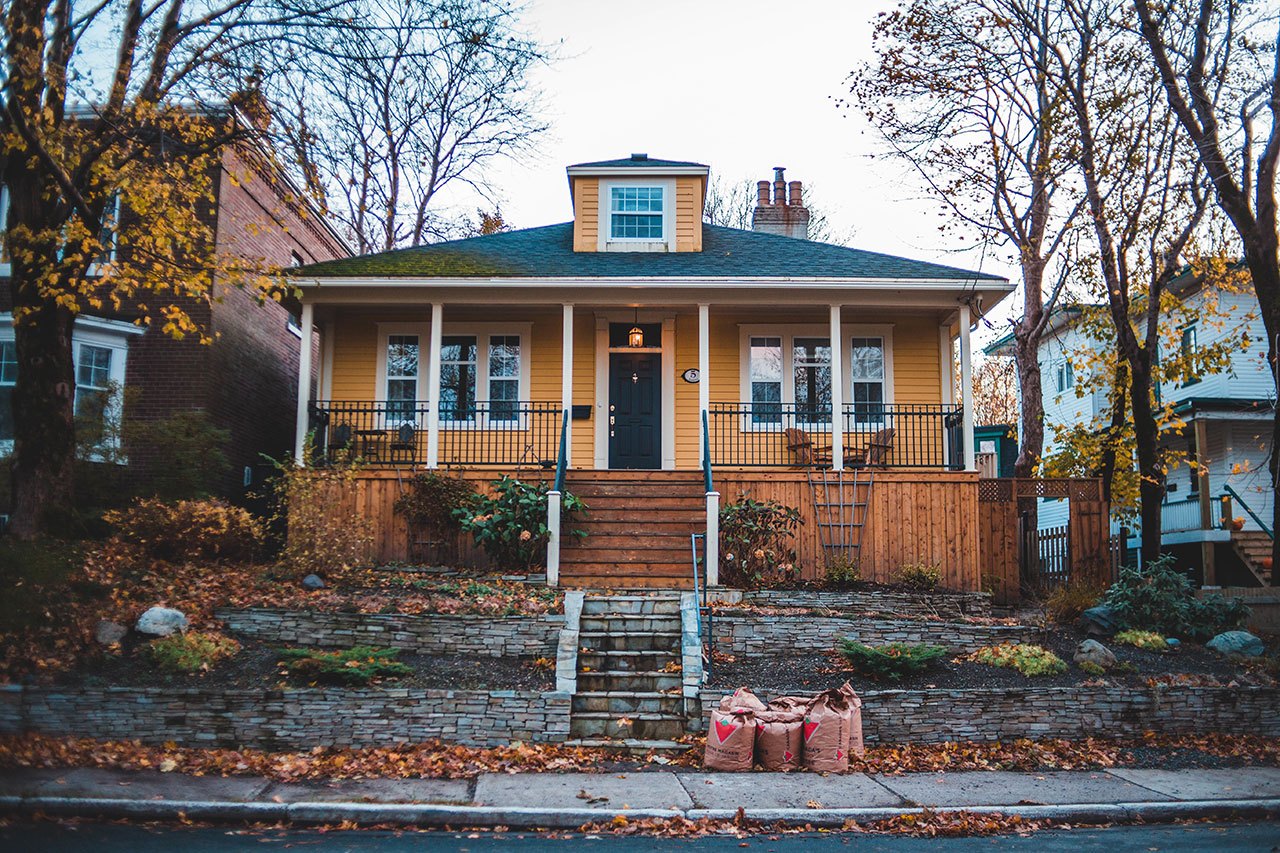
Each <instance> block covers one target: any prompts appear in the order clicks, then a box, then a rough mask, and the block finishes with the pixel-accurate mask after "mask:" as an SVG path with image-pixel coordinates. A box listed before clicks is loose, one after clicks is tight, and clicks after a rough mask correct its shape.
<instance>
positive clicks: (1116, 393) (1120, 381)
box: [1098, 361, 1128, 506]
mask: <svg viewBox="0 0 1280 853" xmlns="http://www.w3.org/2000/svg"><path fill="white" fill-rule="evenodd" d="M1124 386H1125V375H1124V362H1123V361H1117V362H1116V370H1115V375H1114V377H1113V378H1112V381H1111V424H1110V426H1109V427H1108V430H1107V443H1106V445H1105V446H1104V447H1103V450H1102V465H1101V466H1099V469H1098V476H1100V477H1101V478H1102V499H1103V500H1104V501H1106V502H1107V505H1108V506H1110V505H1111V503H1112V501H1111V490H1112V486H1113V485H1114V484H1115V479H1116V441H1117V440H1118V437H1119V435H1120V432H1121V430H1123V429H1124V420H1125V415H1126V414H1128V408H1127V407H1126V406H1125V404H1124V403H1125V399H1126V395H1127V392H1126V391H1125V387H1124Z"/></svg>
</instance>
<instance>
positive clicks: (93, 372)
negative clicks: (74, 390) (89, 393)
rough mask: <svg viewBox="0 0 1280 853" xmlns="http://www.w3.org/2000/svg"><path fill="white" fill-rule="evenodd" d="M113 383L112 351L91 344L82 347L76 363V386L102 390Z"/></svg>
mask: <svg viewBox="0 0 1280 853" xmlns="http://www.w3.org/2000/svg"><path fill="white" fill-rule="evenodd" d="M110 381H111V350H109V349H107V348H106V347H95V346H90V345H89V344H81V345H80V357H79V361H78V362H77V363H76V386H77V387H83V388H97V389H102V388H106V387H107V383H108V382H110Z"/></svg>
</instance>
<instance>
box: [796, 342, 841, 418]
mask: <svg viewBox="0 0 1280 853" xmlns="http://www.w3.org/2000/svg"><path fill="white" fill-rule="evenodd" d="M792 368H793V373H794V375H795V387H796V420H798V421H800V422H803V423H830V422H831V340H830V338H795V339H794V340H793V341H792Z"/></svg>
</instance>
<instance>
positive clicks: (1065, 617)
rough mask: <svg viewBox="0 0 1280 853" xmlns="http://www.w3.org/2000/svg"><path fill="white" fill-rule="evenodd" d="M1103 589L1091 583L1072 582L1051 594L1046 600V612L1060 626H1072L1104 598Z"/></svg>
mask: <svg viewBox="0 0 1280 853" xmlns="http://www.w3.org/2000/svg"><path fill="white" fill-rule="evenodd" d="M1102 592H1103V591H1102V588H1101V587H1099V586H1095V585H1094V584H1091V583H1084V582H1081V581H1072V582H1071V583H1069V584H1067V585H1066V586H1060V587H1058V588H1057V589H1055V590H1054V591H1053V592H1051V593H1049V595H1048V597H1047V598H1045V600H1044V607H1045V612H1046V613H1048V615H1049V618H1050V619H1052V620H1053V621H1054V622H1056V623H1058V624H1059V625H1070V624H1071V623H1072V622H1075V621H1076V620H1077V619H1079V618H1080V614H1081V613H1084V612H1085V611H1086V610H1088V609H1089V608H1090V607H1093V606H1094V605H1095V604H1097V603H1098V599H1099V598H1101V597H1102Z"/></svg>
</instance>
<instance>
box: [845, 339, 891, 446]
mask: <svg viewBox="0 0 1280 853" xmlns="http://www.w3.org/2000/svg"><path fill="white" fill-rule="evenodd" d="M844 340H845V341H846V342H848V349H846V350H845V351H844V352H843V353H842V355H843V356H844V365H843V367H844V371H845V373H846V374H847V375H848V377H849V378H848V380H847V381H846V382H845V384H844V388H845V398H844V404H845V405H846V406H857V405H858V402H857V400H856V399H855V398H856V396H857V395H855V394H854V393H853V385H854V382H868V380H865V379H855V378H854V376H853V342H854V341H855V340H860V341H866V340H877V341H879V342H880V365H881V370H882V371H883V374H884V375H883V376H881V377H880V403H879V404H878V405H881V406H885V407H888V406H889V404H890V403H891V402H892V397H891V392H890V387H891V386H892V384H893V371H892V368H891V365H892V355H891V353H892V349H891V341H890V339H889V337H888V336H887V335H885V334H882V333H878V332H877V333H868V334H865V335H863V334H857V333H856V332H855V333H852V334H850V332H849V331H848V330H847V329H846V330H845V332H844ZM892 421H893V414H892V412H889V413H887V414H884V415H882V416H880V417H879V418H877V419H875V420H869V421H867V422H866V423H867V425H869V426H879V427H887V426H890V425H891V422H892ZM857 422H858V421H857V418H856V417H855V418H854V423H855V424H856V423H857Z"/></svg>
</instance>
